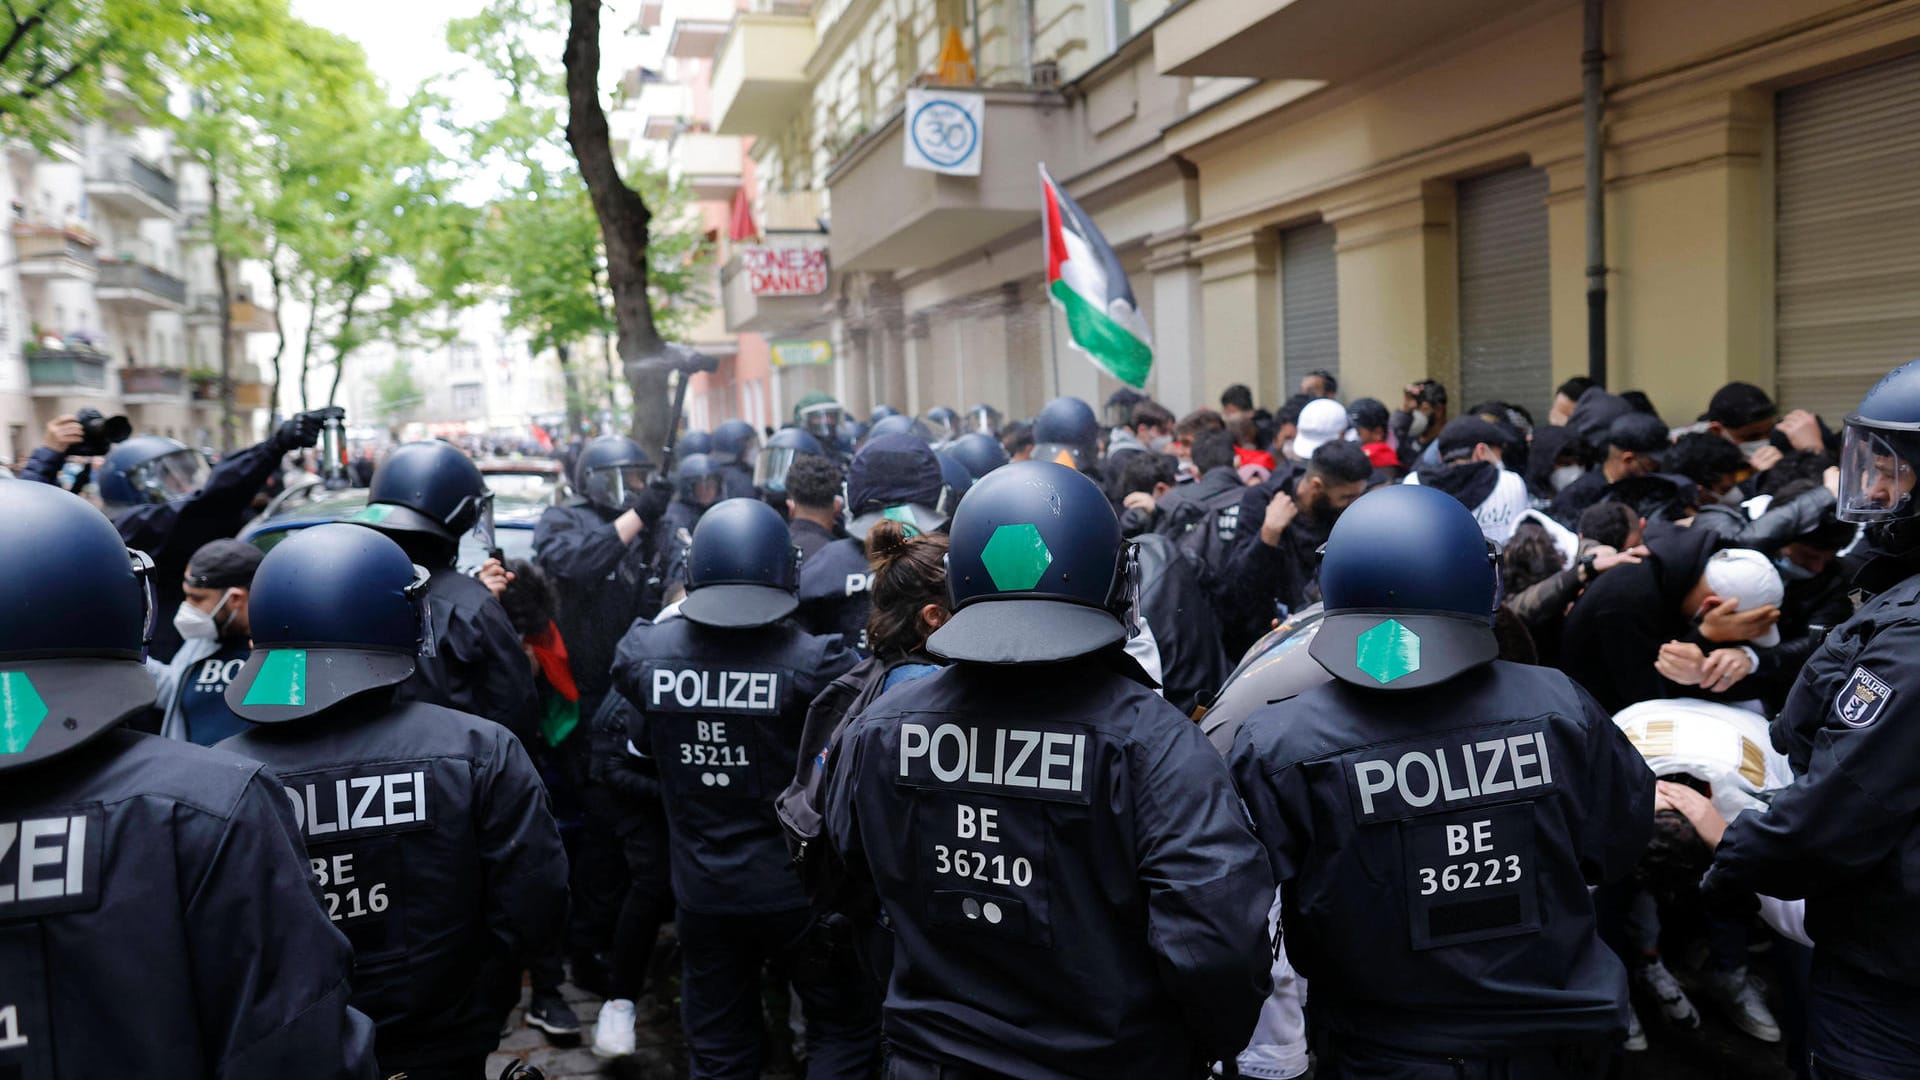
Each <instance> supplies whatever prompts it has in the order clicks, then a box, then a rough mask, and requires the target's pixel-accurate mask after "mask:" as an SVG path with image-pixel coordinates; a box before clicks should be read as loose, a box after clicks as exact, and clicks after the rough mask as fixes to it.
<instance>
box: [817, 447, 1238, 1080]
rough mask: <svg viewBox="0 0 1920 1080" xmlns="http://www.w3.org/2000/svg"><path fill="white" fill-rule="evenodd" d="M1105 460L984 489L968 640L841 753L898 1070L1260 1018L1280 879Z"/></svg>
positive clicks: (850, 849)
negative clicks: (1177, 670) (1188, 687)
mask: <svg viewBox="0 0 1920 1080" xmlns="http://www.w3.org/2000/svg"><path fill="white" fill-rule="evenodd" d="M1129 562H1130V560H1129V558H1128V556H1127V552H1126V549H1125V547H1124V542H1123V541H1122V539H1121V537H1120V526H1119V522H1118V520H1117V519H1116V518H1115V517H1114V515H1113V510H1112V508H1111V506H1110V505H1109V504H1108V502H1107V499H1106V496H1105V495H1103V494H1102V493H1101V491H1100V489H1099V487H1098V486H1096V485H1095V484H1094V483H1093V481H1092V480H1090V479H1088V478H1087V477H1085V476H1083V475H1081V474H1079V473H1077V472H1075V471H1073V470H1071V469H1067V468H1063V467H1061V466H1058V465H1054V464H1050V463H1041V462H1016V463H1015V464H1012V465H1008V466H1006V467H1004V468H1001V469H996V470H994V471H993V472H992V473H990V474H989V475H987V476H986V477H985V478H983V479H982V480H981V481H980V482H979V483H977V484H975V485H974V487H973V490H972V491H970V492H968V494H967V496H966V498H965V499H963V500H962V501H961V504H960V507H959V509H958V512H957V514H956V516H955V518H954V520H953V523H952V529H951V544H950V546H949V548H948V567H949V570H948V579H947V584H948V589H949V592H950V593H951V596H952V601H953V617H952V619H951V620H950V621H949V622H947V623H946V624H945V625H944V626H942V627H941V628H940V629H939V630H937V631H935V633H934V634H933V636H932V637H931V638H930V639H929V640H928V644H927V648H928V651H930V652H932V653H933V654H934V655H936V656H942V657H945V658H947V659H950V660H953V661H956V662H955V663H954V664H953V666H951V667H948V668H945V669H943V670H941V671H940V672H938V673H936V674H933V675H930V676H928V677H926V678H923V679H918V680H915V681H912V682H907V683H903V684H901V685H899V686H896V687H895V688H894V689H892V690H890V691H888V692H887V694H886V695H884V696H883V697H881V698H880V699H879V700H878V701H877V702H875V703H874V704H873V705H872V706H871V707H869V708H868V709H867V710H866V711H865V712H863V713H862V714H861V715H860V716H859V717H857V718H855V719H854V720H852V721H851V722H850V724H849V726H848V728H847V730H846V732H845V734H844V736H843V738H842V740H841V742H840V745H838V746H837V747H835V748H833V750H832V752H831V756H830V757H828V759H827V765H826V767H827V768H828V770H829V776H828V779H827V783H828V797H827V803H826V807H827V809H826V813H825V818H826V834H827V836H828V838H829V840H830V842H831V843H832V845H833V847H834V849H835V850H836V852H837V853H838V854H839V856H840V858H841V859H842V860H843V861H844V862H845V864H846V867H847V872H848V873H849V874H850V875H852V876H853V877H854V879H855V880H856V881H858V880H860V879H862V878H864V879H868V880H870V882H871V884H872V886H873V888H874V889H875V891H876V892H877V894H878V896H879V898H880V902H881V904H882V906H883V909H884V911H885V915H886V918H887V922H888V924H889V925H890V926H891V928H892V930H893V934H894V946H893V957H892V977H891V979H890V982H889V985H888V987H887V997H886V1021H885V1026H886V1034H887V1041H888V1045H889V1046H890V1048H891V1051H892V1055H893V1056H892V1060H891V1063H890V1071H889V1073H888V1075H889V1076H890V1077H900V1078H915V1080H918V1078H933V1077H950V1078H977V1077H1021V1078H1040V1077H1046V1078H1052V1077H1090V1076H1101V1077H1108V1076H1125V1077H1155V1078H1159V1077H1167V1078H1177V1077H1184V1076H1198V1075H1201V1074H1202V1073H1203V1071H1204V1066H1203V1064H1202V1063H1203V1062H1206V1061H1213V1060H1219V1059H1223V1058H1229V1057H1232V1056H1233V1054H1234V1053H1235V1052H1236V1051H1237V1050H1239V1049H1240V1047H1242V1046H1244V1045H1245V1044H1246V1042H1247V1036H1248V1034H1249V1033H1250V1032H1251V1031H1252V1030H1253V1024H1254V1019H1255V1017H1256V1016H1257V1015H1258V1012H1259V1009H1260V1004H1261V1002H1262V1000H1263V998H1264V996H1265V995H1266V992H1267V989H1268V986H1269V979H1268V975H1267V968H1268V956H1269V952H1268V944H1267V934H1266V915H1267V910H1268V908H1269V906H1270V905H1271V904H1272V901H1273V881H1272V879H1271V877H1270V876H1269V874H1268V871H1267V868H1266V865H1265V863H1264V861H1263V860H1262V859H1261V858H1260V847H1259V843H1258V842H1257V841H1256V840H1255V839H1254V837H1253V834H1252V833H1251V832H1250V831H1249V829H1248V827H1247V822H1246V814H1245V811H1244V810H1243V809H1242V807H1241V805H1240V801H1239V799H1238V798H1236V797H1235V796H1234V793H1233V787H1232V784H1231V782H1230V781H1229V779H1228V776H1227V772H1226V767H1225V765H1224V763H1223V762H1222V761H1221V759H1220V755H1219V754H1218V753H1216V752H1215V751H1214V749H1213V748H1212V747H1211V746H1210V745H1208V743H1207V740H1206V738H1205V737H1204V736H1203V735H1201V734H1200V731H1199V729H1198V728H1197V727H1196V726H1195V725H1194V724H1193V723H1191V722H1190V721H1188V720H1187V719H1186V718H1185V717H1184V716H1182V715H1180V713H1179V712H1178V711H1177V710H1175V709H1173V708H1172V707H1171V706H1169V705H1167V703H1166V702H1165V701H1163V700H1162V699H1161V698H1160V697H1159V696H1158V695H1156V694H1155V693H1154V692H1153V688H1152V685H1151V683H1150V682H1149V680H1148V679H1147V678H1146V677H1145V674H1144V673H1143V672H1142V671H1141V670H1140V668H1139V666H1138V665H1137V664H1135V663H1134V661H1133V660H1132V659H1131V658H1130V657H1128V656H1127V655H1126V654H1125V653H1124V652H1123V651H1122V650H1121V647H1120V646H1121V642H1122V639H1123V638H1124V637H1125V636H1126V634H1127V629H1126V625H1125V619H1126V617H1127V611H1128V608H1129V607H1130V606H1131V603H1132V581H1131V571H1130V569H1129Z"/></svg>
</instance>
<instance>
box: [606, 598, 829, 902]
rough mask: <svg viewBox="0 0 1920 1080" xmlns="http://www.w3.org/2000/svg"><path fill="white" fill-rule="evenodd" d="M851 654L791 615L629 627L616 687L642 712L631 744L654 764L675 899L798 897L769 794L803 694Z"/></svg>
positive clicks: (794, 742) (784, 773)
mask: <svg viewBox="0 0 1920 1080" xmlns="http://www.w3.org/2000/svg"><path fill="white" fill-rule="evenodd" d="M855 662H856V658H855V656H854V655H853V653H852V652H851V651H850V650H848V649H847V648H846V647H845V646H844V645H842V644H841V643H840V640H839V639H838V638H837V637H832V636H827V637H820V636H815V635H812V634H808V633H807V632H806V631H804V630H802V629H800V627H799V626H797V625H795V624H794V623H793V622H792V621H790V620H781V621H780V622H777V623H774V624H772V625H770V626H761V627H754V628H751V629H745V630H732V631H727V630H715V629H712V628H710V627H705V626H701V625H699V624H698V623H694V622H691V621H689V620H687V619H685V618H676V619H668V620H667V621H665V622H662V623H639V624H636V625H635V626H634V627H633V629H631V630H629V631H627V636H626V637H625V638H624V639H622V640H621V642H620V651H619V656H618V658H617V659H616V660H615V661H614V665H613V679H614V686H615V687H617V688H618V689H619V691H620V693H621V694H622V695H624V696H625V697H626V699H627V700H628V701H629V702H631V703H632V704H633V706H634V708H636V709H637V710H638V711H639V713H640V724H639V730H637V731H634V732H632V733H631V736H632V738H633V743H634V745H635V746H637V747H639V748H641V749H643V750H646V751H647V752H648V753H649V754H650V755H651V756H652V758H653V760H654V764H655V767H656V768H657V769H658V770H659V773H660V787H661V792H662V795H663V796H664V798H665V802H666V807H667V824H668V826H669V828H670V829H671V831H672V835H673V860H672V861H673V895H674V901H675V902H676V903H678V904H679V905H680V906H681V907H683V908H685V909H687V910H689V911H699V912H707V913H712V914H753V913H761V912H773V911H790V910H793V909H795V908H803V907H806V906H807V897H806V893H804V892H803V891H802V890H801V888H800V878H799V875H798V874H797V873H795V872H794V869H793V865H792V860H791V859H790V858H789V856H788V853H787V842H786V839H785V837H784V836H783V834H782V833H781V831H780V820H779V818H777V817H776V816H775V815H774V810H773V801H774V798H775V797H776V796H778V795H779V794H780V790H781V788H783V787H785V786H786V783H787V780H788V779H789V778H790V777H792V776H793V770H794V761H795V759H796V758H797V757H798V756H799V748H800V734H801V729H802V727H803V725H804V724H805V722H806V715H807V704H808V703H809V702H811V701H812V700H813V698H814V695H816V694H818V693H819V692H820V691H821V690H822V689H824V688H825V687H826V686H827V684H828V683H831V682H832V681H833V680H834V679H836V678H838V677H839V676H840V674H841V672H844V671H846V670H847V669H849V668H851V667H853V665H854V664H855Z"/></svg>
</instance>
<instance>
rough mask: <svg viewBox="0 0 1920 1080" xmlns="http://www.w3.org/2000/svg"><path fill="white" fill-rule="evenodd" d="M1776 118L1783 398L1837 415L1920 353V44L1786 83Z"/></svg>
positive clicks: (1777, 301)
mask: <svg viewBox="0 0 1920 1080" xmlns="http://www.w3.org/2000/svg"><path fill="white" fill-rule="evenodd" d="M1774 124H1775V133H1776V136H1777V138H1776V142H1775V146H1776V151H1777V159H1776V164H1775V182H1776V183H1775V188H1776V192H1777V194H1776V199H1777V201H1776V203H1775V210H1774V213H1775V218H1774V220H1775V228H1776V233H1775V237H1776V241H1775V242H1776V249H1775V250H1776V258H1777V260H1778V262H1777V269H1778V273H1777V274H1776V276H1775V285H1774V289H1775V292H1774V305H1775V306H1774V312H1775V321H1774V344H1775V349H1776V360H1777V363H1778V369H1777V383H1778V385H1777V387H1776V389H1777V391H1778V393H1777V394H1776V397H1775V399H1776V400H1777V401H1779V402H1780V404H1781V407H1782V408H1787V409H1792V408H1804V409H1812V410H1813V411H1815V412H1817V413H1819V414H1820V415H1821V416H1824V417H1826V418H1827V421H1828V422H1829V423H1836V422H1838V420H1839V419H1840V418H1841V417H1844V416H1845V415H1846V414H1848V413H1849V412H1852V411H1853V408H1854V406H1856V405H1858V404H1859V403H1860V397H1861V395H1862V394H1864V393H1865V392H1866V390H1867V388H1868V387H1870V386H1872V385H1873V383H1874V381H1875V380H1876V379H1878V378H1879V377H1880V376H1882V375H1884V374H1886V373H1887V371H1888V370H1890V369H1892V368H1893V367H1895V366H1897V365H1899V364H1902V363H1905V362H1906V361H1908V360H1911V359H1913V358H1914V357H1916V356H1920V56H1908V57H1903V58H1901V59H1898V60H1891V61H1888V62H1886V63H1882V64H1876V65H1874V66H1873V67H1869V68H1862V69H1861V70H1859V71H1854V72H1849V73H1847V74H1845V75H1838V76H1835V77H1833V78H1830V79H1821V80H1820V81H1818V82H1812V83H1808V84H1807V85H1805V86H1798V87H1794V88H1793V89H1790V90H1783V91H1781V92H1780V95H1779V97H1778V99H1777V100H1776V102H1775V110H1774Z"/></svg>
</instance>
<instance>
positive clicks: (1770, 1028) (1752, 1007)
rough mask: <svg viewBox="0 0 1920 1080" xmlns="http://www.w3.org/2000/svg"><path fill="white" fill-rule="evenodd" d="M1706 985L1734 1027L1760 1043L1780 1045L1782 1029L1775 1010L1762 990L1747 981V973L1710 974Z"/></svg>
mask: <svg viewBox="0 0 1920 1080" xmlns="http://www.w3.org/2000/svg"><path fill="white" fill-rule="evenodd" d="M1707 985H1708V986H1709V987H1711V988H1712V991H1713V996H1714V999H1715V1000H1716V1001H1718V1002H1719V1003H1720V1007H1721V1008H1722V1009H1724V1010H1726V1013H1727V1018H1728V1019H1729V1020H1732V1021H1733V1026H1734V1027H1737V1028H1739V1029H1740V1030H1741V1031H1744V1032H1746V1033H1747V1034H1749V1035H1751V1036H1753V1037H1754V1038H1756V1039H1759V1040H1760V1041H1761V1042H1766V1043H1777V1042H1779V1041H1780V1025H1779V1023H1777V1022H1776V1021H1775V1020H1774V1018H1773V1012H1772V1010H1770V1009H1768V1008H1767V999H1766V998H1765V997H1764V996H1763V995H1762V994H1761V993H1760V988H1759V987H1758V986H1755V985H1754V984H1753V982H1752V981H1751V980H1749V979H1748V978H1747V972H1746V969H1744V968H1743V969H1741V970H1739V971H1727V972H1719V971H1716V972H1711V973H1710V974H1708V976H1707Z"/></svg>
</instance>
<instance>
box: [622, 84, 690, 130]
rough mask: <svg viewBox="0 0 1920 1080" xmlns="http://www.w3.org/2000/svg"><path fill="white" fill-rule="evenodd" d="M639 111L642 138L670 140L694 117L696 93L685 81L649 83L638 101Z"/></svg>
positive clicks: (641, 91) (643, 87) (636, 102)
mask: <svg viewBox="0 0 1920 1080" xmlns="http://www.w3.org/2000/svg"><path fill="white" fill-rule="evenodd" d="M635 111H637V112H638V113H639V114H640V124H641V128H640V137H641V138H643V139H671V138H673V135H674V132H677V131H679V130H680V129H681V128H682V127H683V126H685V125H686V123H687V122H688V121H689V120H691V119H692V118H693V95H692V94H691V93H689V92H688V90H687V87H686V85H685V84H684V83H672V82H649V83H646V84H644V85H643V86H641V87H640V93H639V94H638V96H637V98H636V101H635Z"/></svg>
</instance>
